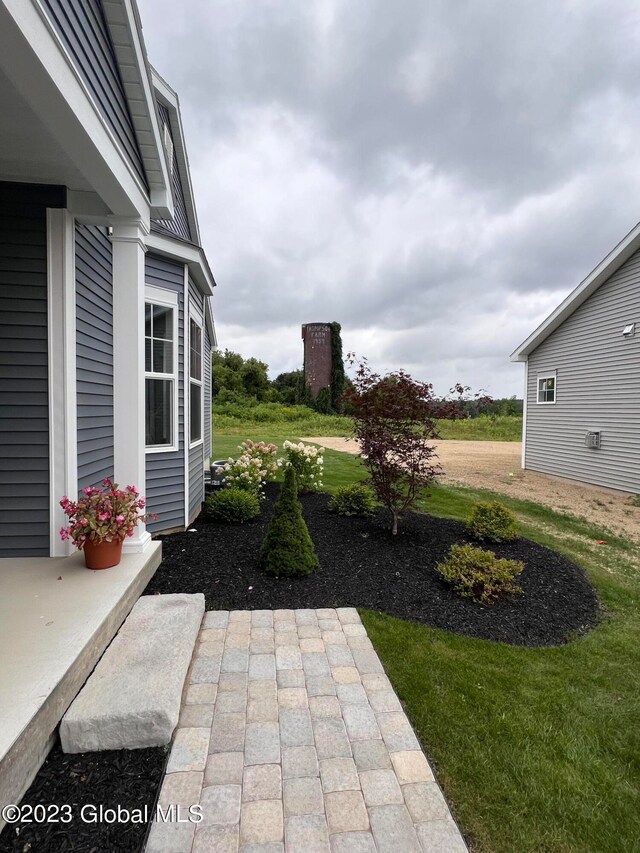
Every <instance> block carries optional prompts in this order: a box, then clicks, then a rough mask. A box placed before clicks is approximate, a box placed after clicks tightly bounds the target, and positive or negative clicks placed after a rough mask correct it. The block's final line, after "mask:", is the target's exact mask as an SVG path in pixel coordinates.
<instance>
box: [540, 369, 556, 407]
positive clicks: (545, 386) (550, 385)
mask: <svg viewBox="0 0 640 853" xmlns="http://www.w3.org/2000/svg"><path fill="white" fill-rule="evenodd" d="M555 401H556V374H555V373H550V374H547V375H546V376H538V403H555Z"/></svg>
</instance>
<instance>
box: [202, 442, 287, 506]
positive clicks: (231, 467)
mask: <svg viewBox="0 0 640 853" xmlns="http://www.w3.org/2000/svg"><path fill="white" fill-rule="evenodd" d="M238 450H239V451H240V455H239V456H238V458H237V459H233V458H232V457H231V456H230V457H229V459H228V460H227V462H226V463H225V464H224V465H222V466H221V467H220V468H217V469H216V473H217V474H224V480H225V484H226V485H227V486H233V487H234V488H236V489H242V490H243V491H247V492H255V493H256V494H260V493H261V490H262V486H263V484H264V483H265V482H267V481H268V480H273V479H275V475H276V471H277V470H278V460H277V458H276V456H277V452H278V448H277V447H276V445H275V444H266V443H265V442H264V441H260V442H254V441H251V440H250V439H247V441H243V442H242V444H240V445H239V447H238Z"/></svg>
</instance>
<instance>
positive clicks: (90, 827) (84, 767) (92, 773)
mask: <svg viewBox="0 0 640 853" xmlns="http://www.w3.org/2000/svg"><path fill="white" fill-rule="evenodd" d="M166 761H167V750H166V749H165V748H164V747H159V748H155V749H123V750H115V751H110V752H91V753H84V754H82V755H65V754H64V753H63V752H62V750H61V749H60V745H59V744H56V746H54V748H53V750H52V751H51V753H50V754H49V757H48V758H47V760H46V761H45V763H44V764H43V765H42V768H41V769H40V772H39V773H38V775H37V776H36V778H35V779H34V781H33V783H32V785H31V787H30V788H29V790H28V791H27V793H26V794H25V796H24V798H23V799H22V801H21V803H20V808H21V809H22V810H23V814H24V812H25V810H26V809H27V807H28V806H34V807H35V806H40V807H42V806H44V807H45V808H46V809H47V812H46V817H48V818H49V822H45V823H40V822H36V818H38V817H39V814H38V810H36V811H35V812H34V813H33V815H32V816H31V817H32V822H31V823H27V822H21V823H16V824H7V825H6V826H5V828H4V829H3V831H2V833H1V834H0V853H68V852H69V851H73V853H139V851H140V850H142V846H143V843H144V839H145V837H146V833H147V826H148V824H147V822H146V821H143V822H141V823H140V822H135V821H126V819H125V817H126V816H125V815H124V813H122V812H121V817H122V819H123V822H120V823H118V822H115V823H110V822H108V821H109V820H111V819H112V817H113V815H110V814H106V815H105V817H106V818H107V821H100V820H97V821H96V822H95V823H94V822H92V820H93V815H94V814H96V815H97V809H98V808H99V807H100V806H102V807H103V808H105V809H107V808H116V809H117V807H118V805H120V806H121V807H122V808H123V809H128V810H129V811H130V812H131V811H132V810H134V809H140V810H144V809H145V808H146V809H147V810H148V815H149V820H151V819H152V817H153V813H154V808H155V802H156V796H157V793H158V788H159V786H160V782H161V780H162V774H163V771H164V766H165V764H166ZM66 804H68V805H70V806H71V808H72V815H73V819H72V821H71V823H62V822H58V823H56V822H53V821H52V820H51V818H53V817H56V816H57V818H58V820H59V821H61V818H62V817H63V816H65V815H66V812H64V811H61V812H59V813H58V814H57V815H54V810H53V809H52V806H54V805H58V806H62V805H66ZM83 806H89V807H91V808H89V809H87V810H85V818H87V820H86V822H84V821H83V820H82V819H81V816H80V811H81V809H82V807H83ZM93 806H95V810H94V809H93ZM140 816H141V815H138V814H136V815H133V817H134V818H135V820H138V819H139V817H140Z"/></svg>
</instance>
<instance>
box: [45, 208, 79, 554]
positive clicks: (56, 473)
mask: <svg viewBox="0 0 640 853" xmlns="http://www.w3.org/2000/svg"><path fill="white" fill-rule="evenodd" d="M47 280H48V283H47V289H48V298H47V310H48V341H49V346H48V358H49V361H48V363H49V554H50V556H52V557H66V556H67V555H68V554H70V553H71V552H72V550H73V547H72V544H71V542H63V541H62V540H61V539H60V535H59V531H60V528H61V527H66V525H67V517H66V516H65V514H64V513H63V511H62V508H61V507H60V503H59V501H60V498H61V497H62V496H63V495H66V496H67V497H68V498H70V499H71V500H75V499H76V496H77V493H78V451H77V432H76V430H77V418H76V412H77V409H76V406H77V401H76V282H75V246H74V221H73V216H72V215H71V214H70V213H69V211H67V210H62V209H57V208H49V209H48V210H47Z"/></svg>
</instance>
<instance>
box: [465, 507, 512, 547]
mask: <svg viewBox="0 0 640 853" xmlns="http://www.w3.org/2000/svg"><path fill="white" fill-rule="evenodd" d="M467 529H468V530H469V532H470V533H471V534H472V536H474V537H475V538H476V539H479V540H480V541H481V542H483V541H486V542H507V541H509V540H510V539H515V538H516V536H517V531H516V518H515V516H514V514H513V513H512V512H511V510H510V509H509V508H508V507H506V506H505V505H504V504H501V503H500V502H499V501H491V502H487V503H477V504H476V505H475V506H474V508H473V510H472V511H471V517H470V519H469V522H468V524H467Z"/></svg>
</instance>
